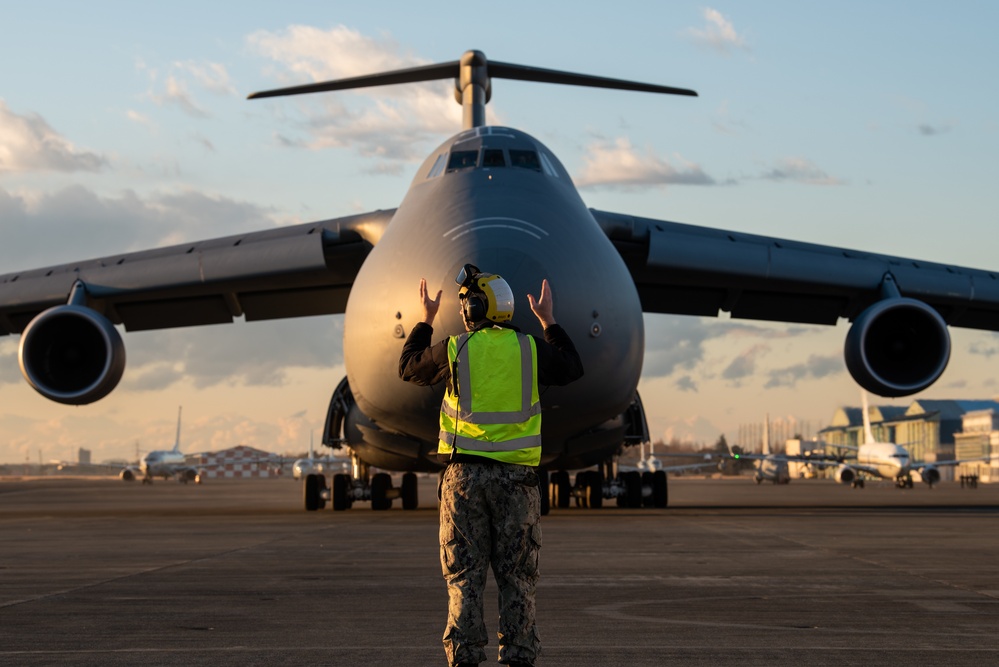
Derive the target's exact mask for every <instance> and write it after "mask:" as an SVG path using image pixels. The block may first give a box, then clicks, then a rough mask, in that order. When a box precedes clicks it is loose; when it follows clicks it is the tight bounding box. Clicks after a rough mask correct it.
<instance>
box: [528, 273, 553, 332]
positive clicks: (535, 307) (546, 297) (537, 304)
mask: <svg viewBox="0 0 999 667" xmlns="http://www.w3.org/2000/svg"><path fill="white" fill-rule="evenodd" d="M527 301H528V303H530V304H531V312H533V313H534V316H535V317H537V318H538V321H539V322H541V326H542V328H545V329H547V328H548V327H550V326H551V325H553V324H555V315H554V314H553V311H554V308H555V304H554V303H553V301H552V291H551V288H550V287H549V286H548V279H547V278H545V279H544V280H542V281H541V296H540V297H539V298H537V299H535V298H534V295H533V294H528V295H527Z"/></svg>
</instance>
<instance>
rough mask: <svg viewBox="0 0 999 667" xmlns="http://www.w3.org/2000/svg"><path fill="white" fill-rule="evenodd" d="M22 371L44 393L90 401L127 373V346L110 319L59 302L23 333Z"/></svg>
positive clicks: (77, 401) (62, 399)
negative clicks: (58, 304) (61, 304)
mask: <svg viewBox="0 0 999 667" xmlns="http://www.w3.org/2000/svg"><path fill="white" fill-rule="evenodd" d="M18 360H19V362H20V365H21V373H22V374H23V375H24V379H25V380H27V381H28V384H30V385H31V386H32V387H33V388H34V389H35V391H37V392H38V393H40V394H41V395H42V396H44V397H46V398H48V399H51V400H53V401H56V402H58V403H65V404H67V405H86V404H88V403H93V402H94V401H98V400H100V399H102V398H104V397H105V396H107V395H108V394H109V393H110V392H111V390H112V389H114V388H115V387H116V386H117V385H118V381H119V380H121V376H122V373H124V372H125V345H124V343H122V340H121V335H120V334H119V333H118V330H117V329H115V328H114V325H113V324H111V322H110V321H109V320H108V319H107V318H106V317H104V316H103V315H101V314H100V313H98V312H97V311H95V310H92V309H90V308H86V307H84V306H78V305H65V306H55V307H54V308H49V309H48V310H46V311H44V312H42V313H40V314H39V315H38V316H37V317H35V319H33V320H31V322H30V323H29V324H28V326H27V327H25V329H24V332H23V333H22V334H21V346H20V350H19V352H18Z"/></svg>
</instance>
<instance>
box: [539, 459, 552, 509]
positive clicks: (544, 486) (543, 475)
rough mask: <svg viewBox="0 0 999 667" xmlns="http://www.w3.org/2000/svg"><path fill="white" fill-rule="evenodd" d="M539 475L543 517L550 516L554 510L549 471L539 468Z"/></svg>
mask: <svg viewBox="0 0 999 667" xmlns="http://www.w3.org/2000/svg"><path fill="white" fill-rule="evenodd" d="M536 470H537V474H538V496H540V499H541V516H548V514H549V513H550V512H551V509H552V502H551V500H552V499H551V493H549V491H550V490H551V486H550V485H549V483H548V471H547V470H545V469H544V468H537V469H536Z"/></svg>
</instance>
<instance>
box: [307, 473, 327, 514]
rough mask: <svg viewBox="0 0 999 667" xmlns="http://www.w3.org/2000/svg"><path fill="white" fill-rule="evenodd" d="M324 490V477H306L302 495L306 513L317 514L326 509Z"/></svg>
mask: <svg viewBox="0 0 999 667" xmlns="http://www.w3.org/2000/svg"><path fill="white" fill-rule="evenodd" d="M324 488H326V479H325V478H324V477H323V476H322V475H307V476H306V477H305V483H304V484H303V485H302V493H303V496H304V500H305V511H306V512H315V511H316V510H321V509H322V508H324V507H326V501H325V500H323V497H322V495H321V494H322V491H323V489H324Z"/></svg>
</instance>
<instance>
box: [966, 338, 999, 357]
mask: <svg viewBox="0 0 999 667" xmlns="http://www.w3.org/2000/svg"><path fill="white" fill-rule="evenodd" d="M990 338H992V337H991V336H990ZM968 352H969V353H970V354H979V355H981V356H983V357H985V358H986V359H991V358H992V355H994V354H995V353H996V352H999V348H997V347H996V346H995V345H990V344H988V343H985V342H982V341H975V342H973V343H972V344H971V345H969V346H968Z"/></svg>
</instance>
